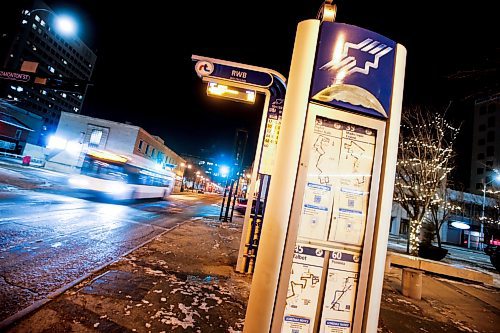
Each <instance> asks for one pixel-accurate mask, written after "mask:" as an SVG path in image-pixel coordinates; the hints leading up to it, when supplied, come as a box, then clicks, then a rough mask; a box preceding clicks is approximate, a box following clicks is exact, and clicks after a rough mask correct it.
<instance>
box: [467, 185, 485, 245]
mask: <svg viewBox="0 0 500 333" xmlns="http://www.w3.org/2000/svg"><path fill="white" fill-rule="evenodd" d="M485 204H486V182H485V181H484V178H483V209H482V212H481V232H480V233H479V241H481V238H482V239H483V241H484V234H483V232H484V207H485ZM469 233H470V231H469ZM479 244H480V245H479V247H480V249H481V250H482V249H483V242H479Z"/></svg>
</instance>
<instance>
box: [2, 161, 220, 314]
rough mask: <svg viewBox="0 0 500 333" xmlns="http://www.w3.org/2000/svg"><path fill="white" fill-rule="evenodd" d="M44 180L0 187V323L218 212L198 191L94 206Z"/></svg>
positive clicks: (210, 197)
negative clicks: (184, 225) (186, 223)
mask: <svg viewBox="0 0 500 333" xmlns="http://www.w3.org/2000/svg"><path fill="white" fill-rule="evenodd" d="M3 171H4V173H6V172H10V171H11V170H7V171H6V169H4V170H3ZM12 172H14V171H12ZM30 172H36V171H30ZM24 175H26V173H24ZM44 175H47V173H44ZM54 177H56V178H57V177H58V176H57V174H56V175H55V176H54ZM6 179H7V178H6V177H4V178H3V180H6ZM37 179H41V178H37ZM49 179H50V180H51V182H48V183H47V184H48V185H47V186H46V187H47V188H46V189H40V187H39V186H34V189H27V188H28V187H29V186H24V188H22V187H21V188H20V187H13V186H10V185H9V186H7V185H5V182H4V185H3V187H0V304H2V306H1V307H0V321H2V320H4V319H5V318H7V317H9V316H11V315H13V314H15V313H16V312H18V311H20V310H22V309H24V308H26V307H28V306H30V305H31V304H33V303H34V302H36V301H38V300H41V299H44V298H46V297H47V296H48V295H50V293H53V292H54V291H56V290H58V289H59V288H62V287H64V286H65V285H67V284H69V283H71V282H72V281H75V280H76V279H78V278H80V277H82V276H84V275H86V274H88V273H90V272H92V271H93V270H95V269H96V268H98V267H100V266H102V265H104V264H106V263H108V262H110V261H113V260H115V259H117V258H118V257H120V256H121V255H123V254H124V253H126V252H127V251H129V250H131V249H133V248H135V247H137V246H138V245H140V244H142V243H144V242H145V241H147V240H150V239H152V238H153V237H155V236H157V235H159V234H160V233H162V232H164V231H166V230H169V229H171V228H173V227H175V226H176V225H177V224H179V223H181V222H183V221H186V220H188V219H191V218H194V217H203V216H214V215H216V216H218V214H219V209H220V208H218V207H217V205H216V204H217V203H219V202H220V197H219V196H216V195H199V194H183V195H172V196H171V197H170V198H169V200H167V201H148V202H133V203H129V204H116V203H106V202H99V201H95V200H91V199H90V198H84V197H82V196H81V195H76V194H75V193H71V192H69V191H65V190H64V189H63V188H62V187H60V186H59V185H60V184H62V182H63V180H62V179H61V182H60V183H58V182H57V181H56V182H55V183H56V184H55V185H54V179H53V178H51V177H50V175H49ZM0 180H1V179H0ZM56 180H57V179H56ZM7 183H8V182H7ZM26 184H29V182H26ZM26 184H25V185H26ZM43 184H44V181H43V180H42V181H41V185H43ZM0 185H1V184H0ZM38 185H40V184H38Z"/></svg>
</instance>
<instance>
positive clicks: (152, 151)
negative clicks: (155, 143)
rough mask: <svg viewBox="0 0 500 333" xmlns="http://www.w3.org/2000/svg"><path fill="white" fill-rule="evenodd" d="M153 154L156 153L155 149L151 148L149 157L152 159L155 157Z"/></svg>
mask: <svg viewBox="0 0 500 333" xmlns="http://www.w3.org/2000/svg"><path fill="white" fill-rule="evenodd" d="M155 153H156V149H155V148H153V150H151V157H153V158H154V157H155Z"/></svg>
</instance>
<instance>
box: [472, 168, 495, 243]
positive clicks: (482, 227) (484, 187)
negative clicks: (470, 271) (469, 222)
mask: <svg viewBox="0 0 500 333" xmlns="http://www.w3.org/2000/svg"><path fill="white" fill-rule="evenodd" d="M494 171H495V170H494ZM495 181H500V174H497V175H496V176H495V178H493V179H492V180H490V181H489V182H486V181H485V178H483V209H482V211H481V233H480V234H479V240H481V238H482V239H483V241H484V210H485V206H486V186H487V185H489V184H491V183H493V182H495ZM469 234H470V231H469ZM479 244H480V245H479V247H480V249H481V250H482V249H483V245H484V244H483V242H479Z"/></svg>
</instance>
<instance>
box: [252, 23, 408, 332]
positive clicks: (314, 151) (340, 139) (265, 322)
mask: <svg viewBox="0 0 500 333" xmlns="http://www.w3.org/2000/svg"><path fill="white" fill-rule="evenodd" d="M405 59H406V50H405V48H404V47H403V46H402V45H400V44H397V43H395V42H394V41H391V40H390V39H388V38H386V37H384V36H381V35H379V34H376V33H374V32H371V31H368V30H366V29H362V28H359V27H356V26H352V25H348V24H340V23H332V22H320V21H319V20H307V21H303V22H301V23H299V26H298V29H297V36H296V42H295V48H294V53H293V57H292V65H291V69H290V77H289V82H288V89H287V94H286V98H285V102H284V108H283V117H282V121H281V127H280V140H279V141H278V144H277V150H276V154H275V156H276V157H275V166H274V168H275V169H274V170H280V172H276V173H275V174H273V186H272V187H271V188H270V191H269V199H268V203H267V211H266V215H265V216H264V221H263V230H262V237H261V239H260V250H259V251H260V252H261V253H262V252H265V255H263V256H259V257H258V258H257V262H256V269H255V273H254V276H253V280H252V289H251V293H250V298H249V303H248V307H247V316H246V319H245V328H244V332H286V333H302V332H309V333H316V332H325V333H333V332H335V333H350V332H376V330H377V323H378V313H379V306H380V297H381V292H382V284H383V273H384V267H385V265H384V263H385V255H386V251H387V238H388V229H389V222H390V212H391V206H392V194H393V190H394V176H395V166H396V158H397V143H398V137H399V124H400V119H401V104H402V92H403V81H404V67H405Z"/></svg>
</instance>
